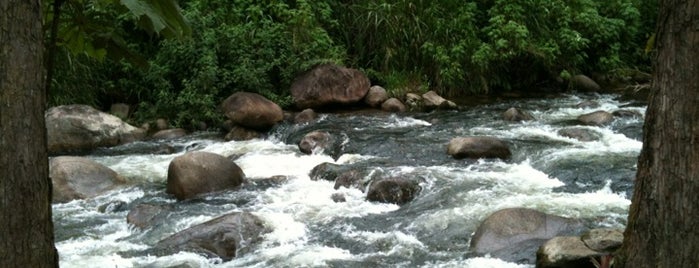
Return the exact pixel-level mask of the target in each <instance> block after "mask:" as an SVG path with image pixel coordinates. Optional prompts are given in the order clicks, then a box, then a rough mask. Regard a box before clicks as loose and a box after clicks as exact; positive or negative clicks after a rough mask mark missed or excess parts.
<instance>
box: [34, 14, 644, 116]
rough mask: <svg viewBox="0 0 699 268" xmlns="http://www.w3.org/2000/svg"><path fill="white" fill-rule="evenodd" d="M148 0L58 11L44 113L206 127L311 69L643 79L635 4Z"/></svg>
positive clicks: (414, 86)
mask: <svg viewBox="0 0 699 268" xmlns="http://www.w3.org/2000/svg"><path fill="white" fill-rule="evenodd" d="M50 2H53V1H48V0H45V3H46V5H48V4H49V3H50ZM156 2H157V1H156ZM165 2H170V1H165ZM159 3H160V2H158V3H155V2H149V1H138V0H119V1H117V0H74V1H67V2H65V6H64V12H65V13H64V15H63V16H62V18H64V22H65V23H64V24H62V26H61V27H60V29H59V33H60V35H59V37H60V38H59V46H60V48H62V49H63V52H62V53H59V57H58V59H59V61H58V62H57V65H58V67H57V68H56V72H57V74H56V75H57V77H56V78H55V79H54V80H53V81H52V82H53V84H54V85H55V87H56V90H55V94H52V95H51V99H52V103H53V104H58V103H68V102H77V101H79V102H83V103H92V104H94V105H97V106H102V107H103V108H106V107H104V106H107V105H108V104H110V103H111V102H114V101H120V102H127V103H130V104H138V109H137V111H136V115H135V118H133V119H134V120H135V121H136V123H140V122H144V121H149V120H152V119H153V118H157V117H166V118H168V119H169V120H170V121H171V122H174V123H175V125H178V126H184V127H187V126H189V125H190V124H193V123H197V122H199V121H203V122H206V123H209V124H210V125H215V124H216V123H218V121H220V120H222V116H221V115H220V112H219V111H218V110H217V106H218V104H219V103H220V102H221V101H222V100H223V99H225V98H226V97H227V96H229V95H230V94H232V93H234V92H236V91H248V92H256V93H260V94H262V95H264V96H265V97H267V98H269V99H270V100H272V101H275V102H277V103H279V104H280V105H282V106H283V107H285V106H290V105H291V97H290V96H289V95H290V93H289V90H288V89H289V86H290V84H291V83H292V82H293V80H294V78H295V77H296V76H297V75H298V74H299V73H301V72H303V71H305V70H307V69H308V68H310V67H312V66H314V65H316V64H319V63H325V62H335V63H338V64H343V63H344V64H345V65H347V66H349V67H353V68H358V69H361V70H363V71H364V72H365V73H366V74H367V75H368V76H369V77H370V79H371V80H372V82H373V83H375V84H379V85H382V86H384V87H385V88H386V89H387V90H389V92H390V93H391V94H393V95H394V96H399V95H401V94H404V93H405V92H410V91H413V92H423V91H426V90H436V91H438V92H440V93H441V94H445V95H460V94H472V93H488V92H493V91H503V90H513V89H518V90H536V89H538V88H541V87H550V88H558V89H563V88H564V87H565V86H564V85H562V84H557V82H555V81H560V80H566V79H568V78H570V77H572V76H573V75H575V74H578V73H585V74H591V73H605V74H611V75H623V74H624V73H628V72H626V71H623V70H632V69H638V70H641V71H645V70H647V69H648V68H649V64H648V62H649V61H648V59H649V54H648V53H646V52H645V49H646V44H647V43H649V42H648V40H649V39H650V38H651V37H652V31H653V27H654V25H655V21H654V20H655V15H656V13H655V12H656V4H655V3H653V1H642V0H609V1H601V0H528V1H506V0H476V1H455V0H444V1H426V0H391V1H388V0H355V1H330V0H319V1H313V2H311V1H308V0H295V1H270V0H264V1H252V0H230V1H226V0H185V1H180V2H179V4H180V5H181V6H182V15H183V16H180V17H178V16H177V14H179V13H176V12H175V11H176V10H177V9H176V8H175V9H172V7H170V8H166V7H163V6H160V4H159ZM174 7H176V6H174ZM175 13H176V14H175ZM46 17H47V18H48V19H47V22H48V21H50V20H51V16H50V14H47V16H46ZM170 17H174V20H161V19H159V18H170ZM185 21H188V22H189V24H188V25H189V27H185V24H183V23H184V22H185ZM134 29H145V30H146V31H142V30H134ZM158 31H159V33H160V34H161V35H162V36H166V37H167V36H182V35H185V34H187V33H190V35H189V37H188V38H180V39H166V40H159V39H157V38H155V37H156V36H154V35H153V34H152V33H153V32H158ZM66 51H71V52H72V53H67V52H66ZM84 55H88V56H92V58H96V59H100V60H92V59H90V58H88V57H85V56H84ZM138 55H143V57H139V56H138ZM105 57H107V58H108V59H109V60H106V61H105V60H103V59H104V58H105ZM122 59H129V60H128V61H124V60H122ZM144 66H149V67H148V68H145V67H144ZM76 92H79V93H76Z"/></svg>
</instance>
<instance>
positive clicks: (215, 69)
mask: <svg viewBox="0 0 699 268" xmlns="http://www.w3.org/2000/svg"><path fill="white" fill-rule="evenodd" d="M185 17H187V19H188V20H189V21H190V22H191V26H192V29H193V35H192V37H191V38H190V39H189V40H184V41H183V40H165V41H163V42H162V43H161V45H160V49H159V51H158V53H157V55H156V56H155V57H154V58H153V60H152V62H151V65H152V66H153V67H154V68H153V69H151V72H153V74H151V75H149V76H151V77H154V78H155V77H163V78H165V79H164V80H163V81H160V83H156V84H155V86H154V88H153V93H152V94H151V98H147V100H148V101H146V102H143V103H141V107H142V109H141V110H139V114H138V116H139V117H140V118H144V119H145V118H150V117H153V116H167V117H169V118H170V119H171V120H174V121H175V122H179V123H186V122H191V121H197V120H199V121H205V122H209V123H216V122H217V121H219V120H220V119H221V118H220V115H219V114H220V112H217V106H218V104H219V103H220V102H221V101H222V100H223V99H225V98H226V97H228V96H229V95H230V94H232V93H234V92H236V91H247V92H255V93H259V94H261V95H263V96H265V97H267V98H268V99H271V100H273V101H276V102H277V103H279V104H280V105H290V104H291V99H290V97H289V94H288V93H287V91H288V88H289V86H290V85H291V83H292V81H293V79H294V78H295V76H296V75H297V74H298V73H300V72H302V71H304V70H306V69H308V68H310V67H311V66H313V65H315V64H318V63H322V62H327V61H332V62H340V61H341V59H342V58H343V54H342V49H341V47H339V46H336V45H334V43H333V41H332V40H331V39H330V37H329V36H328V34H327V33H326V32H325V30H324V29H323V28H322V27H320V23H332V21H330V10H329V7H328V6H324V5H318V4H313V5H311V4H310V3H309V2H307V1H296V2H295V4H294V5H293V6H292V5H288V4H286V3H283V2H278V1H249V0H247V1H246V0H236V1H224V0H200V1H190V2H188V3H186V4H185ZM155 74H157V75H155ZM154 78H153V79H154Z"/></svg>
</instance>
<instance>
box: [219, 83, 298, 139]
mask: <svg viewBox="0 0 699 268" xmlns="http://www.w3.org/2000/svg"><path fill="white" fill-rule="evenodd" d="M221 110H223V113H224V114H225V115H226V117H228V118H229V119H231V120H232V121H233V123H235V124H236V125H240V126H243V127H245V128H251V129H255V130H260V131H266V130H269V129H270V128H271V127H273V126H274V125H276V124H277V123H278V122H280V121H282V120H283V119H284V113H283V112H282V108H281V107H279V105H277V104H276V103H274V102H272V101H270V100H268V99H267V98H265V97H263V96H262V95H260V94H257V93H249V92H236V93H233V95H231V96H229V97H228V98H226V99H225V100H224V101H223V103H221Z"/></svg>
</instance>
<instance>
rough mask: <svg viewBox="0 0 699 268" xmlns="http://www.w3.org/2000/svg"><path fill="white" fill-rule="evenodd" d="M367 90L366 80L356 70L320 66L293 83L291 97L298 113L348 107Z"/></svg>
mask: <svg viewBox="0 0 699 268" xmlns="http://www.w3.org/2000/svg"><path fill="white" fill-rule="evenodd" d="M369 86H370V83H369V78H367V76H366V75H364V74H363V73H362V72H360V71H359V70H356V69H350V68H345V67H341V66H338V65H335V64H321V65H318V66H316V67H314V68H313V69H311V70H309V71H307V72H306V73H304V74H302V75H300V76H299V77H297V78H296V80H294V82H293V83H292V85H291V97H292V99H293V101H294V104H295V105H296V107H297V108H299V109H306V108H322V107H327V106H329V105H337V104H339V105H349V104H356V103H358V102H360V101H361V100H362V99H363V98H364V96H366V94H367V92H369Z"/></svg>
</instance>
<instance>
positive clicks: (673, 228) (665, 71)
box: [614, 0, 699, 268]
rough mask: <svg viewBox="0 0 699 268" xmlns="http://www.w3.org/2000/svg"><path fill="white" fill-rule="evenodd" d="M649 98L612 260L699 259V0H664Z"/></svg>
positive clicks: (637, 263)
mask: <svg viewBox="0 0 699 268" xmlns="http://www.w3.org/2000/svg"><path fill="white" fill-rule="evenodd" d="M659 3H660V9H659V14H658V26H657V30H656V45H657V56H656V59H655V61H654V66H653V67H654V72H653V84H652V86H651V97H650V98H651V99H650V102H649V104H648V109H647V111H646V119H645V120H646V121H645V125H644V128H643V131H644V134H643V148H642V150H641V155H640V157H639V160H638V172H637V174H636V182H635V186H634V194H633V198H632V200H631V208H630V211H629V219H628V224H627V227H626V231H625V233H624V236H625V238H624V244H623V246H622V249H621V251H620V253H619V254H618V255H617V256H616V258H615V266H614V267H634V268H638V267H666V268H672V267H691V268H696V267H699V224H697V222H696V221H697V215H699V0H660V2H659Z"/></svg>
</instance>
